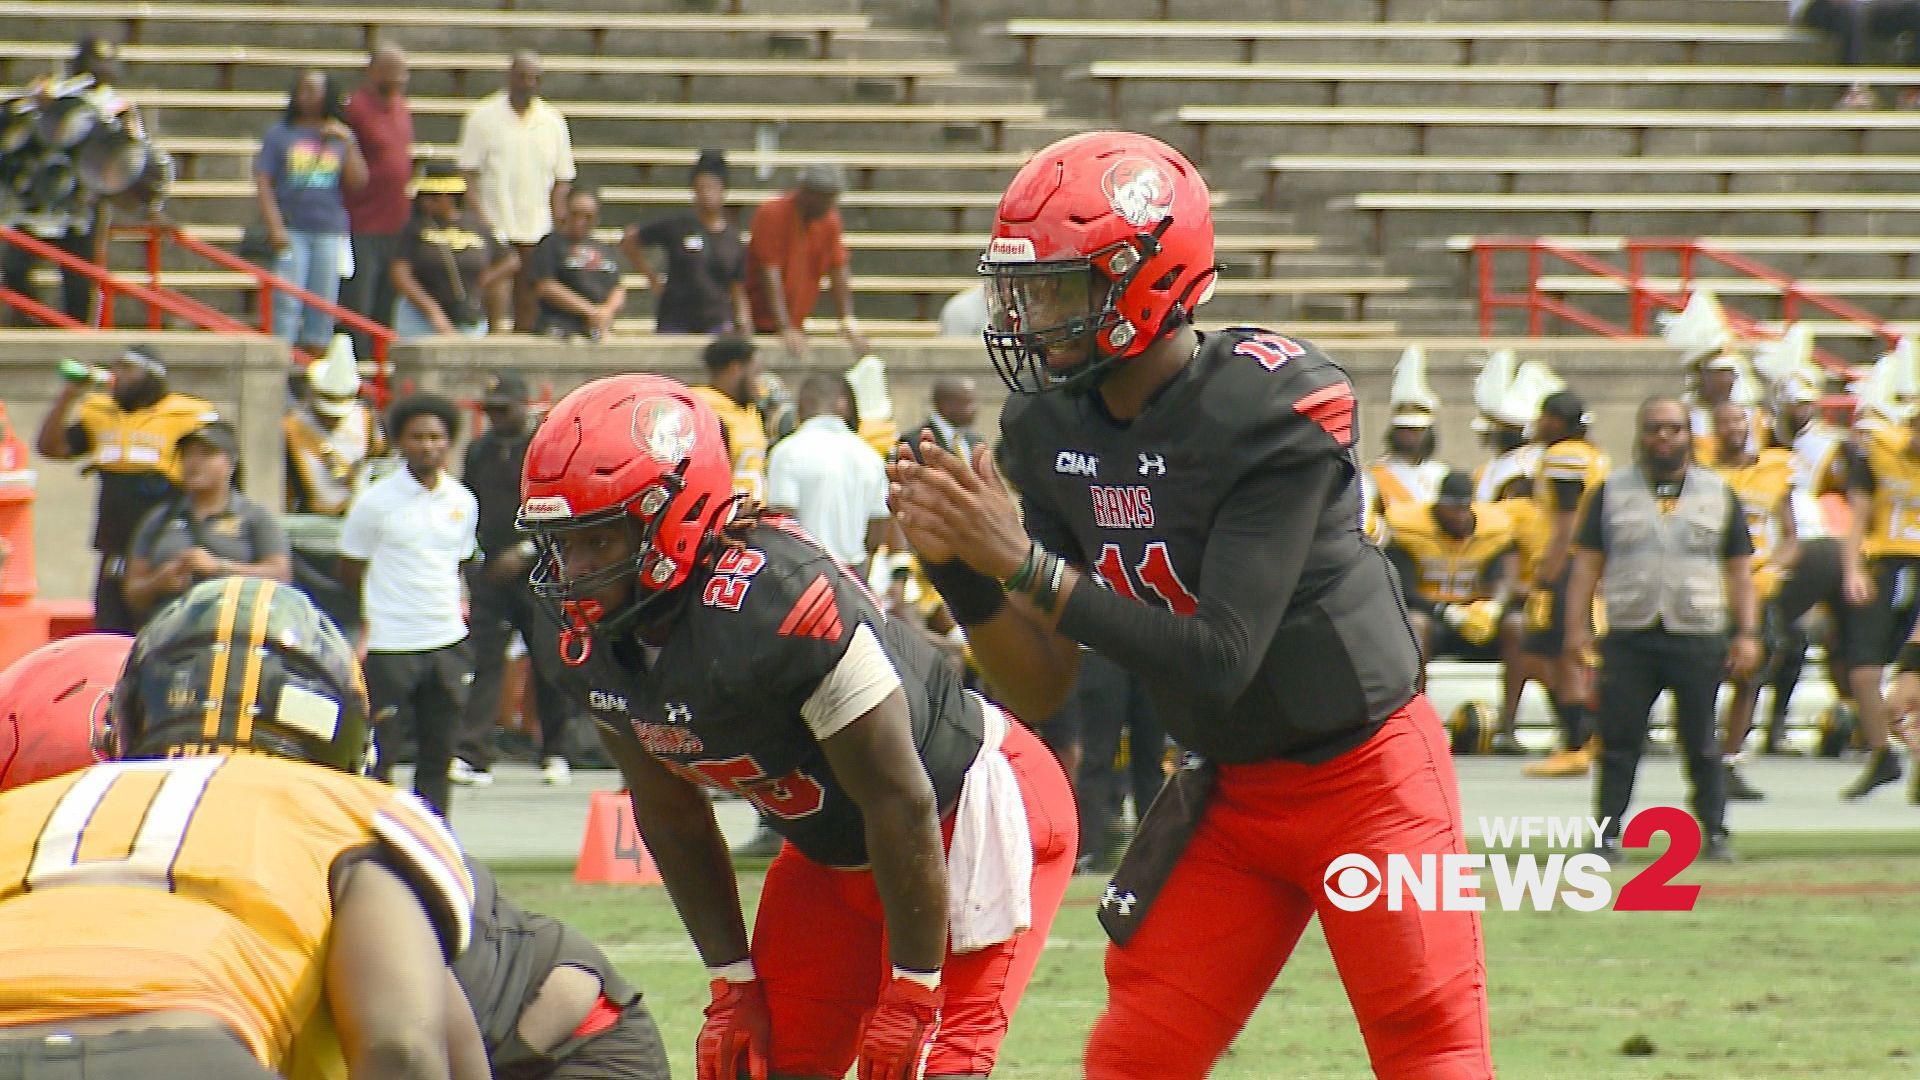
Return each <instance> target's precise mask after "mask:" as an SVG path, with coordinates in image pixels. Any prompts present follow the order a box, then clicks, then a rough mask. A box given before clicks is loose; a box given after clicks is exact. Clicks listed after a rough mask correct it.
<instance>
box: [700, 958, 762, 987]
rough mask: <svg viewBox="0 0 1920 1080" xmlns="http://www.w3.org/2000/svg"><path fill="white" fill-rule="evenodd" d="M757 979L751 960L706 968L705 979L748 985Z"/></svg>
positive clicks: (757, 975) (757, 974)
mask: <svg viewBox="0 0 1920 1080" xmlns="http://www.w3.org/2000/svg"><path fill="white" fill-rule="evenodd" d="M759 977H760V973H759V972H757V971H755V970H754V969H753V961H752V960H735V961H734V962H733V963H731V964H721V965H720V966H719V967H709V968H707V978H709V979H719V980H720V981H722V982H730V983H750V982H752V981H754V980H755V979H758V978H759Z"/></svg>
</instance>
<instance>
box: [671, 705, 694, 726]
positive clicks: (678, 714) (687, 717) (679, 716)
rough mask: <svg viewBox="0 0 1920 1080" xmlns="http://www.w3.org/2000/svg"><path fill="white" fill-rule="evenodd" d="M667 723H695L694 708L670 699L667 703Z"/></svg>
mask: <svg viewBox="0 0 1920 1080" xmlns="http://www.w3.org/2000/svg"><path fill="white" fill-rule="evenodd" d="M667 723H669V724H691V723H693V710H692V709H690V708H688V707H687V706H685V705H682V704H681V703H680V702H677V701H670V702H668V703H667Z"/></svg>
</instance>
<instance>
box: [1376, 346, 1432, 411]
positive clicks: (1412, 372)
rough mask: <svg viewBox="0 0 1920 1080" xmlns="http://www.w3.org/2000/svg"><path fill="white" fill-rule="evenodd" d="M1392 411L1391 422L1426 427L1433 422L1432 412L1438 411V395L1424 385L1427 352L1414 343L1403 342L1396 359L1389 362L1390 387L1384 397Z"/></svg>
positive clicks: (1425, 382) (1425, 381) (1425, 380)
mask: <svg viewBox="0 0 1920 1080" xmlns="http://www.w3.org/2000/svg"><path fill="white" fill-rule="evenodd" d="M1387 404H1388V406H1389V407H1390V408H1391V409H1392V412H1393V426H1394V427H1405V428H1426V427H1432V426H1433V414H1434V413H1436V412H1439V411H1440V398H1439V396H1438V395H1436V394H1435V393H1434V392H1433V388H1432V387H1431V386H1428V385H1427V353H1426V350H1425V349H1422V348H1421V347H1420V346H1418V345H1409V346H1407V351H1406V352H1403V353H1401V354H1400V362H1399V363H1397V364H1395V365H1393V389H1392V392H1391V393H1390V394H1389V396H1388V398H1387Z"/></svg>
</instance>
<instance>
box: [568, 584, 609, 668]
mask: <svg viewBox="0 0 1920 1080" xmlns="http://www.w3.org/2000/svg"><path fill="white" fill-rule="evenodd" d="M560 610H561V611H562V612H563V613H564V614H565V615H566V618H567V624H566V626H564V627H562V628H561V630H560V662H561V663H564V664H566V665H567V666H568V667H579V666H580V665H581V664H584V663H586V662H587V657H589V656H592V655H593V624H594V623H595V622H597V621H598V620H599V618H600V616H601V615H602V614H603V613H604V612H605V611H606V609H605V608H604V607H602V606H601V604H600V601H598V600H564V601H562V602H561V604H560Z"/></svg>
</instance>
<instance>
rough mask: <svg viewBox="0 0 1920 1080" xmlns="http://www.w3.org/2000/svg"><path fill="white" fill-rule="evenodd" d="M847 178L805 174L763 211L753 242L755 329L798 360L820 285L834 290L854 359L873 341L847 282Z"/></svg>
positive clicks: (835, 169) (750, 279) (821, 170)
mask: <svg viewBox="0 0 1920 1080" xmlns="http://www.w3.org/2000/svg"><path fill="white" fill-rule="evenodd" d="M846 186H847V183H846V174H845V173H844V172H843V171H842V170H841V169H840V167H839V166H838V165H809V166H807V167H805V168H803V169H801V170H800V175H799V176H798V178H796V180H795V183H794V186H793V190H791V191H789V192H787V193H786V194H785V195H780V196H776V197H775V198H772V199H768V200H767V201H766V202H764V203H761V204H760V209H758V210H756V211H754V213H753V226H752V229H751V230H750V231H751V232H752V233H753V238H752V239H751V240H749V241H748V242H747V306H748V307H749V308H750V309H751V311H752V313H753V329H754V331H755V332H756V333H761V334H779V335H780V339H781V340H782V341H783V342H785V343H786V346H787V352H788V353H790V354H791V355H792V356H793V357H794V358H795V359H800V358H803V357H805V356H806V354H807V329H806V325H807V316H808V315H809V314H811V313H812V312H813V305H814V301H816V300H818V299H819V297H820V279H821V278H823V277H825V278H828V279H829V281H830V284H831V286H832V289H831V291H832V293H833V305H834V308H835V309H836V310H837V311H838V312H839V313H840V334H841V336H842V337H844V338H846V341H847V345H848V346H849V347H851V348H852V349H853V354H854V355H855V356H865V355H866V354H867V340H866V338H865V337H863V336H861V334H860V323H859V321H858V320H856V319H855V318H854V317H853V287H852V286H851V285H850V284H849V283H848V280H847V245H846V243H845V241H844V240H842V239H841V235H840V211H839V209H838V203H839V201H840V193H841V192H842V191H844V190H846Z"/></svg>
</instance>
